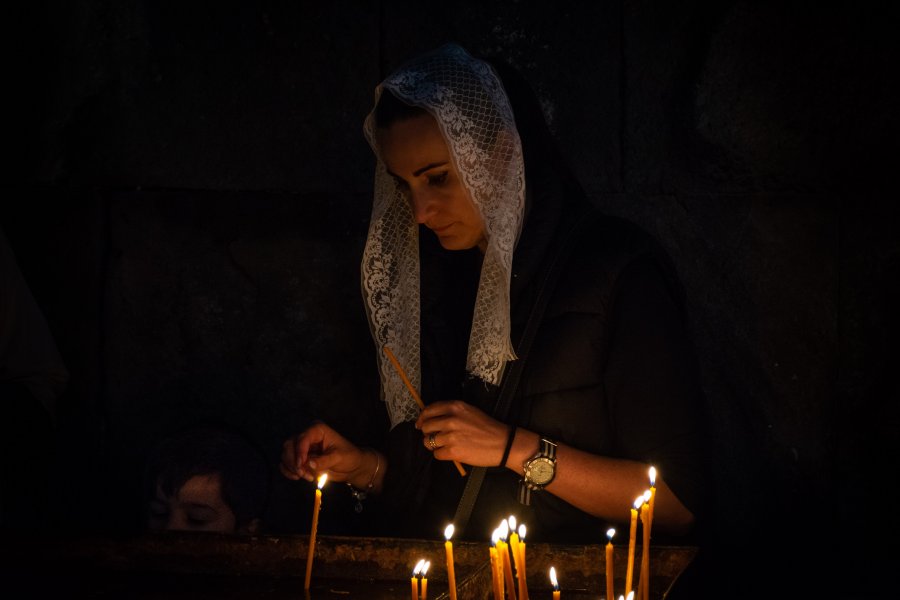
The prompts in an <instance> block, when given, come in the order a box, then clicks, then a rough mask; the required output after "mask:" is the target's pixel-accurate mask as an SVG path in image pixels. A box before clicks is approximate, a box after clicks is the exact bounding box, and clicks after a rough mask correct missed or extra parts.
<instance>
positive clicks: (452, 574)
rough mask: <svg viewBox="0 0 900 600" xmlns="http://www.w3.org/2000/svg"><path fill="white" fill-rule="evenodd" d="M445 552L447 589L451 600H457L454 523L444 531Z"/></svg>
mask: <svg viewBox="0 0 900 600" xmlns="http://www.w3.org/2000/svg"><path fill="white" fill-rule="evenodd" d="M444 537H445V538H447V541H446V542H444V550H446V552H447V588H448V591H449V593H450V600H456V570H455V568H454V566H453V543H452V542H451V541H450V538H451V537H453V523H451V524H450V525H447V527H446V528H445V529H444Z"/></svg>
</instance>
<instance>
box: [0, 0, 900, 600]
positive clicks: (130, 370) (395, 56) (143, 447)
mask: <svg viewBox="0 0 900 600" xmlns="http://www.w3.org/2000/svg"><path fill="white" fill-rule="evenodd" d="M887 6H888V3H884V7H887ZM2 28H3V35H2V39H3V44H4V47H3V49H2V50H3V56H4V63H3V66H4V69H3V72H4V78H5V81H6V85H5V86H4V88H5V92H4V96H5V103H4V104H5V107H6V108H5V109H4V132H5V135H4V139H5V145H6V148H7V152H6V159H5V160H4V163H3V169H4V173H3V178H2V182H0V183H2V186H3V200H2V204H0V225H2V227H3V229H4V231H5V232H6V235H7V237H8V238H9V240H10V243H11V245H12V248H13V250H14V252H15V254H16V257H17V260H18V263H19V266H20V268H21V270H22V272H23V274H24V277H25V279H26V280H27V282H28V284H29V286H30V288H31V291H32V293H33V294H34V296H35V298H36V300H37V302H38V304H39V305H40V307H41V309H42V310H43V313H44V315H45V316H46V318H47V321H48V323H49V325H50V328H51V330H52V332H53V334H54V336H55V339H56V342H57V345H58V347H59V349H60V352H61V353H62V355H63V358H64V359H65V361H66V365H67V367H68V368H69V371H70V373H71V379H70V382H69V385H68V388H67V390H66V392H65V393H64V395H63V396H62V397H61V398H60V399H59V405H58V415H57V416H58V420H57V425H56V428H55V430H54V432H53V433H52V437H53V439H52V440H48V441H47V443H48V444H53V447H54V448H55V449H54V452H55V458H54V460H53V461H52V464H53V466H52V468H50V469H49V472H48V478H49V479H50V486H51V489H52V501H51V503H50V507H49V509H48V510H47V511H45V513H46V514H45V515H42V517H41V519H39V520H38V522H35V523H34V524H33V526H34V527H35V528H40V527H48V528H52V529H59V530H73V531H90V530H101V531H108V532H111V533H117V532H121V531H128V530H129V527H131V526H133V525H134V519H135V505H136V498H137V497H138V491H139V485H140V469H141V462H142V460H143V458H144V456H145V454H146V452H147V450H148V449H149V447H150V446H151V445H152V444H153V442H154V441H155V440H156V439H158V438H159V437H160V436H161V435H163V434H164V433H166V432H168V431H171V430H172V429H174V428H177V427H179V426H181V425H183V424H186V423H188V422H190V421H192V420H195V419H198V418H209V417H214V418H219V419H222V420H225V421H228V422H232V423H236V424H239V425H240V426H241V427H243V428H244V429H245V430H247V431H248V432H249V433H250V434H251V435H252V436H253V437H254V438H255V439H257V441H258V442H259V443H260V444H261V445H263V447H264V448H265V449H266V452H267V453H268V454H269V455H270V458H271V459H272V460H273V462H274V461H275V460H277V457H278V455H279V452H280V448H281V442H282V440H283V439H284V438H285V437H286V436H288V435H290V434H291V433H293V432H296V431H297V430H299V429H300V428H301V427H303V426H304V425H305V424H306V423H307V422H308V420H309V419H310V418H311V417H312V416H314V415H315V416H321V417H324V418H326V419H328V420H331V421H335V422H338V423H340V425H341V427H343V429H344V430H345V431H346V432H347V433H348V434H349V435H350V436H351V437H354V438H355V439H356V440H358V441H360V442H361V443H372V442H374V441H377V438H378V437H379V436H381V435H383V430H384V428H385V427H386V417H385V415H384V414H383V413H384V411H383V407H382V406H381V405H380V403H379V402H378V401H377V399H376V398H375V394H376V393H375V391H374V390H375V389H376V387H375V386H376V379H375V368H374V349H373V347H372V344H371V338H370V337H369V334H368V329H367V326H366V323H365V316H364V313H363V308H362V303H361V296H360V292H359V279H358V264H359V258H360V253H361V250H362V245H363V241H364V237H365V232H366V227H367V223H368V216H369V210H370V206H371V199H370V198H371V183H372V181H371V180H372V173H373V168H374V162H373V158H372V155H371V152H370V150H369V148H368V146H367V144H366V142H365V140H364V138H363V135H362V122H363V118H364V117H365V115H366V113H367V112H368V110H369V108H370V106H371V101H372V98H373V90H374V87H375V85H376V84H377V83H378V82H379V81H380V80H381V79H382V78H383V77H384V76H385V75H386V74H387V73H388V72H389V71H390V70H391V69H392V68H393V67H395V66H397V64H399V63H400V62H401V61H402V60H403V59H405V58H407V57H410V56H412V55H414V54H417V53H419V52H421V51H424V50H428V49H431V48H434V47H436V46H437V45H440V44H441V43H444V42H446V41H457V42H459V43H461V44H462V45H463V46H465V47H467V48H469V49H470V50H471V51H473V52H477V53H482V54H494V55H500V56H503V57H505V58H507V59H508V60H509V61H510V62H512V63H513V64H514V65H515V66H517V67H518V68H520V69H521V71H522V72H523V73H524V74H525V76H526V77H527V78H528V79H529V81H531V83H532V85H533V86H534V87H535V89H536V91H537V93H538V94H539V96H540V98H541V100H542V103H543V106H544V109H545V112H546V114H547V117H548V119H549V121H550V124H551V126H552V128H553V130H554V132H555V133H556V134H557V136H558V138H559V140H560V142H561V144H562V147H563V149H564V151H565V153H566V154H567V155H568V156H569V157H570V159H571V162H572V164H573V166H574V168H575V170H576V172H577V174H578V175H579V176H580V177H581V180H582V182H583V183H584V184H585V186H586V188H587V189H588V191H589V192H590V194H591V195H592V197H593V198H595V200H596V201H597V203H598V204H599V205H600V206H602V207H603V208H604V209H606V210H607V211H608V212H609V213H612V214H616V215H620V216H624V217H627V218H630V219H632V220H634V221H635V222H637V223H638V224H640V225H641V226H643V227H644V228H646V229H647V230H648V231H650V232H651V233H652V234H654V235H655V236H656V237H658V238H659V239H660V240H661V241H662V242H663V244H664V245H665V247H666V248H667V249H668V251H669V252H670V253H671V255H672V257H673V259H674V260H675V262H676V265H677V266H678V268H679V271H680V274H681V277H682V279H683V281H684V283H685V285H686V287H687V292H688V297H689V302H690V310H691V319H692V327H693V331H694V335H695V338H696V343H697V346H698V348H699V352H700V359H701V369H702V379H703V386H704V390H705V393H706V400H707V404H708V407H709V414H710V416H711V419H712V429H713V431H712V434H711V435H712V436H713V446H714V450H715V452H714V463H715V475H716V479H715V488H716V489H715V491H716V492H717V493H718V496H719V499H720V504H719V508H718V512H717V514H716V515H715V526H716V532H717V539H718V542H719V543H720V544H721V547H720V550H719V557H720V559H721V561H722V563H723V565H725V566H727V567H728V569H729V570H727V571H726V572H727V573H729V574H731V575H733V576H734V577H738V578H745V580H746V581H747V582H748V585H752V584H751V583H750V582H752V581H766V582H768V581H769V577H768V575H769V574H770V573H771V572H778V573H782V574H783V575H786V576H789V577H791V578H793V579H794V580H795V581H803V582H808V584H809V585H811V586H814V585H819V586H823V588H827V587H830V586H833V585H836V584H837V583H839V582H840V583H841V584H842V585H843V586H844V587H843V588H842V590H841V593H842V594H843V596H844V597H855V595H856V596H859V597H862V596H863V595H866V594H868V593H872V594H875V593H877V592H874V591H873V590H874V589H875V587H876V584H877V583H878V582H877V579H875V578H874V576H875V574H876V573H877V572H878V570H877V569H879V568H880V569H884V568H886V567H887V568H890V566H891V565H892V564H894V565H895V564H896V562H895V561H896V550H894V545H893V540H894V539H895V538H893V537H891V536H892V535H893V533H894V531H896V524H897V514H896V510H895V509H894V508H893V497H891V496H886V497H885V495H886V494H887V491H888V490H889V489H890V488H891V486H892V483H893V481H892V479H893V477H894V476H895V475H896V464H897V463H896V462H895V458H896V456H897V451H896V450H895V448H894V447H895V445H896V444H897V441H898V439H900V435H898V433H900V426H898V422H900V417H898V412H900V411H898V399H900V393H898V384H897V380H896V377H895V372H896V370H897V369H898V368H900V364H898V361H897V352H896V350H895V349H894V346H895V344H896V342H895V340H896V339H897V334H898V333H900V332H898V322H897V316H896V308H897V306H898V305H900V236H898V235H897V226H898V224H900V219H898V216H900V214H898V213H900V209H898V208H897V204H896V202H895V201H892V200H891V199H890V197H891V196H892V194H893V192H891V190H892V189H894V187H895V173H896V168H897V167H896V165H897V151H896V147H897V111H896V107H897V96H896V95H895V94H894V93H893V92H891V91H890V90H892V88H893V86H895V85H896V84H897V81H896V79H897V76H896V71H897V56H898V55H897V53H896V51H895V45H896V41H895V40H896V39H897V37H898V36H897V20H896V19H895V18H893V17H891V16H890V15H889V14H888V12H887V10H886V8H882V7H881V6H880V5H879V4H878V3H855V2H837V3H829V4H823V3H814V2H808V3H799V2H789V3H785V2H762V3H760V2H736V1H720V2H712V1H708V2H700V1H696V0H695V1H687V2H678V3H669V2H656V3H654V2H649V1H634V2H629V1H624V0H619V1H607V2H596V3H595V2H558V3H537V2H534V3H529V2H517V1H512V0H505V1H501V2H475V1H469V2H457V1H445V2H440V3H424V2H422V3H417V4H413V3H408V2H397V1H390V0H382V1H380V2H365V1H362V0H358V1H355V2H329V3H325V2H316V3H314V2H299V1H298V2H243V3H237V2H218V3H200V4H198V3H191V2H172V1H162V2H151V1H144V2H140V1H136V0H129V1H114V0H105V1H103V0H77V1H72V2H31V3H17V4H15V5H11V6H10V7H7V8H6V15H5V18H4V19H3V25H2ZM24 456H28V453H27V451H26V452H24ZM663 475H664V474H663ZM309 491H310V490H309V486H308V484H292V483H289V482H286V481H284V480H281V479H279V478H278V477H276V478H275V495H274V498H273V510H272V514H271V515H270V519H269V523H270V528H271V529H272V530H273V531H288V532H291V531H293V532H301V531H304V530H305V529H306V528H308V523H307V520H308V512H306V511H305V510H303V509H301V510H297V508H296V507H297V506H303V505H304V503H308V500H307V498H309V496H310V494H309ZM337 504H340V502H337ZM345 508H346V507H343V508H341V507H335V508H334V509H333V510H332V511H330V515H331V517H330V518H331V519H332V520H331V521H327V519H328V518H329V517H328V515H327V514H326V513H323V518H325V519H326V523H329V525H328V527H330V528H331V529H330V531H333V532H335V533H344V532H352V531H353V530H354V527H355V525H356V524H357V520H358V519H359V518H361V517H355V516H354V517H353V518H344V515H345V514H346V512H342V511H343V510H344V509H345ZM326 512H328V511H326ZM324 530H325V527H323V528H322V531H324ZM440 535H441V533H440V532H435V537H436V538H438V537H440ZM486 535H487V533H486ZM602 537H603V533H602V532H598V539H599V540H601V541H602ZM536 541H537V540H536ZM873 542H874V543H873ZM598 543H600V542H598ZM847 569H849V570H850V572H849V573H848V572H847ZM805 584H806V583H805ZM768 585H772V586H773V587H774V586H775V584H769V583H767V584H766V586H768ZM761 587H762V586H761ZM772 589H773V588H770V587H766V588H765V590H766V591H767V592H771V591H772ZM866 597H868V596H866ZM873 597H875V596H873Z"/></svg>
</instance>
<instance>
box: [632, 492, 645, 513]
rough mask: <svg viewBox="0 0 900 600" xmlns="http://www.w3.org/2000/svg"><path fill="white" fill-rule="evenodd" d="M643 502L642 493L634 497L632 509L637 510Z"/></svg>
mask: <svg viewBox="0 0 900 600" xmlns="http://www.w3.org/2000/svg"><path fill="white" fill-rule="evenodd" d="M643 503H644V495H643V494H641V495H640V496H638V497H637V498H635V499H634V510H638V509H640V508H641V504H643Z"/></svg>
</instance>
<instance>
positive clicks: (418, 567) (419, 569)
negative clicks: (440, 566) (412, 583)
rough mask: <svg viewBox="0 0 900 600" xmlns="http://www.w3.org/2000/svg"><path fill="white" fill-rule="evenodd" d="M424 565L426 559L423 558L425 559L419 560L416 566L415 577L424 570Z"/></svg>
mask: <svg viewBox="0 0 900 600" xmlns="http://www.w3.org/2000/svg"><path fill="white" fill-rule="evenodd" d="M424 566H425V559H424V558H423V559H421V560H419V562H417V563H416V568H415V569H413V577H418V575H419V573H421V572H422V567H424Z"/></svg>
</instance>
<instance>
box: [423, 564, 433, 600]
mask: <svg viewBox="0 0 900 600" xmlns="http://www.w3.org/2000/svg"><path fill="white" fill-rule="evenodd" d="M430 566H431V561H430V560H426V561H425V564H424V565H422V573H421V575H422V590H421V593H422V600H427V598H428V578H427V577H425V575H426V574H427V573H428V567H430Z"/></svg>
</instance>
